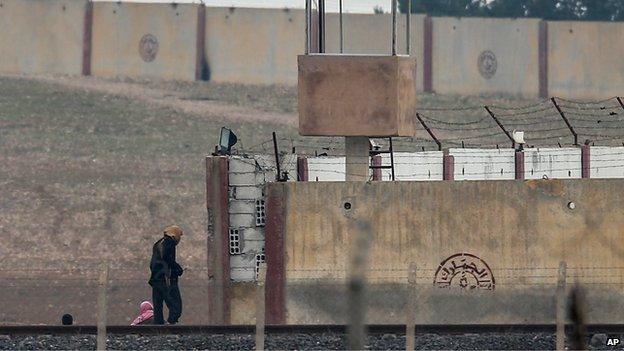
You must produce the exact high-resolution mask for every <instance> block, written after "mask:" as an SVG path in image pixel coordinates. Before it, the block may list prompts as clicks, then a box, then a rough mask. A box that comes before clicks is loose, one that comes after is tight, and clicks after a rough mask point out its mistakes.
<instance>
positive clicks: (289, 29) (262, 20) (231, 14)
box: [206, 8, 305, 85]
mask: <svg viewBox="0 0 624 351" xmlns="http://www.w3.org/2000/svg"><path fill="white" fill-rule="evenodd" d="M304 21H305V16H304V12H303V11H302V10H287V9H246V8H208V9H207V11H206V54H207V61H208V66H209V70H210V80H212V81H215V82H230V83H241V84H290V85H294V84H297V55H300V54H303V52H304V38H305V35H304V30H305V28H304V23H305V22H304Z"/></svg>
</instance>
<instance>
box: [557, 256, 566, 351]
mask: <svg viewBox="0 0 624 351" xmlns="http://www.w3.org/2000/svg"><path fill="white" fill-rule="evenodd" d="M566 269H567V265H566V263H565V261H561V262H559V276H558V279H557V296H556V305H557V311H556V320H557V350H558V351H561V350H565V310H566V308H565V300H566V299H565V289H566Z"/></svg>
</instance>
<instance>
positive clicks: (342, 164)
mask: <svg viewBox="0 0 624 351" xmlns="http://www.w3.org/2000/svg"><path fill="white" fill-rule="evenodd" d="M346 175H347V173H346V160H345V158H344V157H331V156H323V157H310V158H308V180H309V181H311V182H315V181H319V182H344V181H345V179H346Z"/></svg>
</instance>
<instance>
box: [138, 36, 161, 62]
mask: <svg viewBox="0 0 624 351" xmlns="http://www.w3.org/2000/svg"><path fill="white" fill-rule="evenodd" d="M157 53H158V39H156V37H155V36H153V35H152V34H145V35H144V36H143V37H142V38H141V41H140V42H139V55H141V58H142V59H143V61H145V62H152V61H154V59H155V58H156V54H157Z"/></svg>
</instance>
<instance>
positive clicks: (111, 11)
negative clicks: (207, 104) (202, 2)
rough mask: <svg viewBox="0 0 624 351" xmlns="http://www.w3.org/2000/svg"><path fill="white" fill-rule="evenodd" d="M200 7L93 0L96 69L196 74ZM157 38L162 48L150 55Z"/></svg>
mask: <svg viewBox="0 0 624 351" xmlns="http://www.w3.org/2000/svg"><path fill="white" fill-rule="evenodd" d="M198 9H199V6H197V5H179V4H178V5H172V4H138V3H113V2H96V3H94V11H93V49H92V73H93V75H95V76H102V77H114V76H142V77H158V78H165V79H183V80H194V79H195V69H196V59H197V52H196V47H197V20H198ZM156 42H157V46H158V47H157V51H156V52H155V55H153V53H154V51H151V53H152V55H151V56H150V47H151V48H152V50H153V48H154V47H155V45H154V44H155V43H156ZM141 43H143V44H141ZM141 47H143V48H144V51H143V52H144V55H143V56H142V55H141V49H140V48H141ZM145 49H147V50H145Z"/></svg>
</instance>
